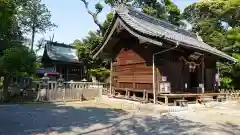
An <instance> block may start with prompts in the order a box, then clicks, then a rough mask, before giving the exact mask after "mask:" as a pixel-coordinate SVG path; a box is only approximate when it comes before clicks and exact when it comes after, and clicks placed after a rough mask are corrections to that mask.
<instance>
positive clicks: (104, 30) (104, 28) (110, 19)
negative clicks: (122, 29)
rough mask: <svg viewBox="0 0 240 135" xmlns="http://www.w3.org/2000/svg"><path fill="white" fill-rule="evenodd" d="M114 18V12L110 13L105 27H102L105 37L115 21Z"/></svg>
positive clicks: (104, 23) (104, 24)
mask: <svg viewBox="0 0 240 135" xmlns="http://www.w3.org/2000/svg"><path fill="white" fill-rule="evenodd" d="M113 17H114V13H113V12H110V13H108V14H107V19H106V20H105V21H104V22H103V25H102V33H103V35H105V33H106V32H107V29H108V27H109V26H110V24H111V22H112V20H113Z"/></svg>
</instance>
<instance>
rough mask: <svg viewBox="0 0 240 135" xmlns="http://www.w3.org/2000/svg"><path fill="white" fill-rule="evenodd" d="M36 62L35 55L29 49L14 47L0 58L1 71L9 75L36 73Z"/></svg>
mask: <svg viewBox="0 0 240 135" xmlns="http://www.w3.org/2000/svg"><path fill="white" fill-rule="evenodd" d="M35 61H36V56H35V54H33V53H31V52H29V50H28V48H26V47H23V46H17V47H12V48H8V49H6V50H5V51H4V54H3V56H2V57H1V58H0V69H1V71H4V74H9V75H22V74H23V73H28V74H31V73H34V72H35V67H36V65H35Z"/></svg>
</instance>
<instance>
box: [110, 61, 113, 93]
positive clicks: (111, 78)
mask: <svg viewBox="0 0 240 135" xmlns="http://www.w3.org/2000/svg"><path fill="white" fill-rule="evenodd" d="M112 64H113V62H112V59H111V62H110V82H109V84H110V95H112V94H113V93H112V81H113V77H112V76H113V68H112Z"/></svg>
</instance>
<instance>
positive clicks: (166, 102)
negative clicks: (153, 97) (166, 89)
mask: <svg viewBox="0 0 240 135" xmlns="http://www.w3.org/2000/svg"><path fill="white" fill-rule="evenodd" d="M165 105H168V97H167V96H165Z"/></svg>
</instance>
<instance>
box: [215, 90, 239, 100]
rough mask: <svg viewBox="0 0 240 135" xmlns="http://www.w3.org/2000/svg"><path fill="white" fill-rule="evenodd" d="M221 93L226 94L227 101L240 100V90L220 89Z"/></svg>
mask: <svg viewBox="0 0 240 135" xmlns="http://www.w3.org/2000/svg"><path fill="white" fill-rule="evenodd" d="M219 92H220V93H226V99H227V100H240V90H236V89H219Z"/></svg>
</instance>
